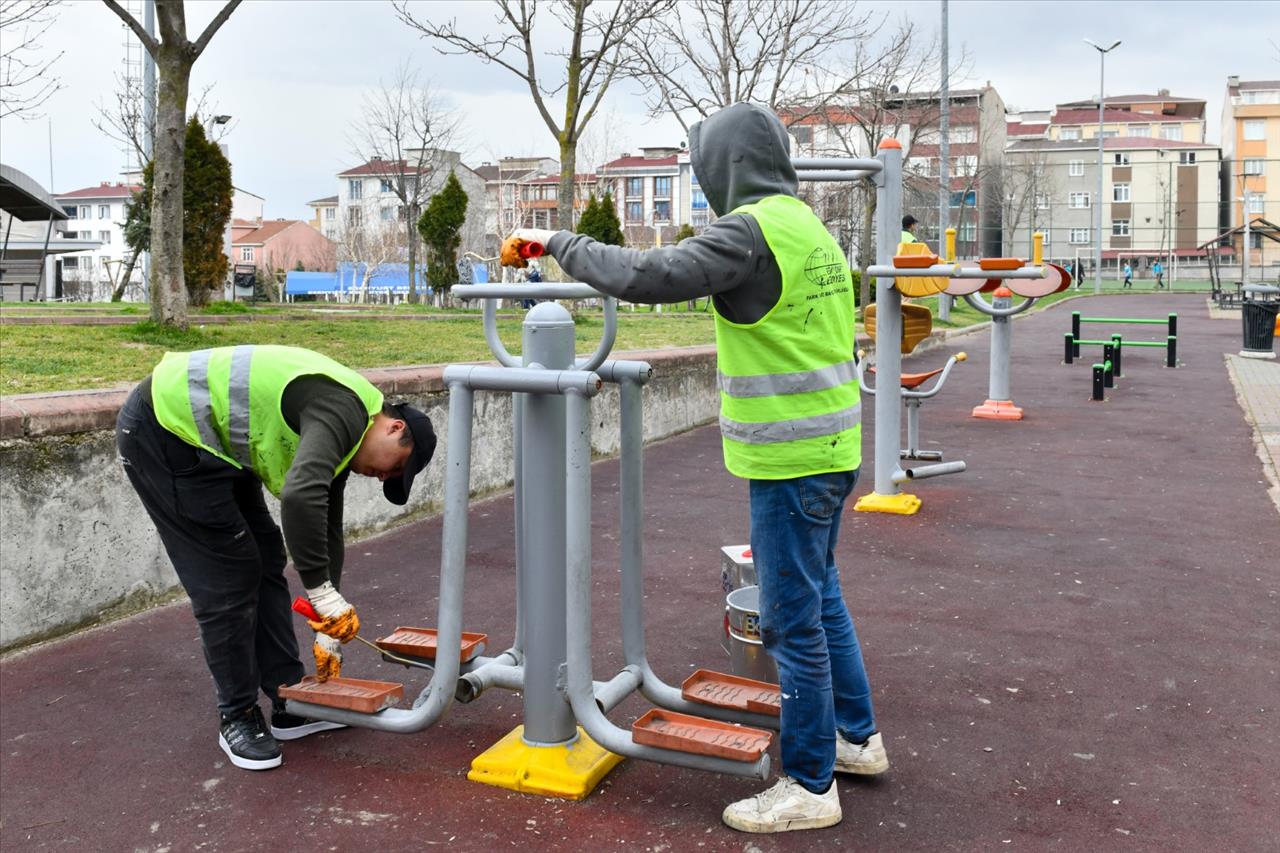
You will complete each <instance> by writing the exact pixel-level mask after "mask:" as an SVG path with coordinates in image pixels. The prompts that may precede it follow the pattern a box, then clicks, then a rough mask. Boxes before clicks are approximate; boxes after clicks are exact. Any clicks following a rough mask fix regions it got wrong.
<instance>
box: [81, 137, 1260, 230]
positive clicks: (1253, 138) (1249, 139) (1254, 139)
mask: <svg viewBox="0 0 1280 853" xmlns="http://www.w3.org/2000/svg"><path fill="white" fill-rule="evenodd" d="M1265 130H1266V122H1264V121H1262V120H1261V119H1251V120H1249V121H1246V122H1245V123H1244V138H1245V139H1246V140H1247V141H1250V142H1253V141H1256V140H1259V139H1265V138H1266V132H1265ZM80 210H81V211H83V210H84V208H83V207H82V208H80ZM81 215H82V216H83V213H82V214H81Z"/></svg>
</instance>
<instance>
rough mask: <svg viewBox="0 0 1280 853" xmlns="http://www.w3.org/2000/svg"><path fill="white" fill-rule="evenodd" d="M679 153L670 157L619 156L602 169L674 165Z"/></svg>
mask: <svg viewBox="0 0 1280 853" xmlns="http://www.w3.org/2000/svg"><path fill="white" fill-rule="evenodd" d="M678 159H679V158H678V155H676V154H672V155H671V156H670V157H619V158H618V159H617V160H613V161H611V162H609V163H605V164H604V165H603V166H601V167H600V168H601V169H643V168H646V167H649V166H674V165H676V162H677V160H678Z"/></svg>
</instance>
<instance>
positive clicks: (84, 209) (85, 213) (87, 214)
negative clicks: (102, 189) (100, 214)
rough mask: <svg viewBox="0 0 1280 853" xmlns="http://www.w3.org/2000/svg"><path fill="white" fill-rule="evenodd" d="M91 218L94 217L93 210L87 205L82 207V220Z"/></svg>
mask: <svg viewBox="0 0 1280 853" xmlns="http://www.w3.org/2000/svg"><path fill="white" fill-rule="evenodd" d="M90 216H93V208H92V207H91V206H89V205H87V204H82V205H80V218H81V219H88V218H89V217H90Z"/></svg>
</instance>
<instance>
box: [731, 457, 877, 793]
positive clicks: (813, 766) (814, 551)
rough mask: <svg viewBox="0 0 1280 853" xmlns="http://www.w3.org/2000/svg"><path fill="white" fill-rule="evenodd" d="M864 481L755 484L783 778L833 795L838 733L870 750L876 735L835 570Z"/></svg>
mask: <svg viewBox="0 0 1280 853" xmlns="http://www.w3.org/2000/svg"><path fill="white" fill-rule="evenodd" d="M857 481H858V472H857V471H839V472H835V473H831V474H817V475H814V476H810V477H798V478H796V479H792V480H751V481H750V482H751V552H752V555H753V559H754V561H755V568H756V578H757V580H758V582H759V584H760V632H761V639H762V640H763V642H764V647H765V649H766V650H767V651H768V652H769V654H770V655H772V656H773V659H774V660H775V661H777V663H778V678H779V681H781V687H782V731H781V738H780V739H781V742H782V769H783V772H784V773H786V774H787V775H788V776H790V777H791V778H793V779H795V780H796V781H797V782H799V783H800V784H801V785H803V786H804V787H805V788H808V789H809V790H810V791H813V792H814V793H821V792H823V791H825V790H827V788H828V787H829V786H830V785H831V779H832V773H833V771H834V768H835V759H836V733H837V732H839V734H840V735H842V736H843V737H844V738H845V739H846V740H848V741H851V742H853V743H862V742H863V741H865V740H866V739H867V738H868V737H870V736H871V735H872V734H874V733H875V731H876V722H875V715H874V714H873V713H872V710H871V686H870V685H869V684H868V683H867V671H866V668H865V667H864V666H863V663H862V650H861V649H860V648H859V647H858V636H857V634H856V633H855V632H854V629H853V620H852V619H850V618H849V611H848V609H847V608H846V607H845V604H844V596H843V595H842V594H841V592H840V573H839V570H838V569H837V568H836V561H835V549H836V538H837V537H838V535H839V533H840V517H841V515H842V514H843V511H844V502H845V500H846V499H847V498H848V497H849V493H850V492H852V491H853V486H854V484H855V483H856V482H857Z"/></svg>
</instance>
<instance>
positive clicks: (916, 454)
mask: <svg viewBox="0 0 1280 853" xmlns="http://www.w3.org/2000/svg"><path fill="white" fill-rule="evenodd" d="M871 307H872V308H874V307H875V306H874V305H873V306H871ZM902 307H903V309H904V310H907V309H920V308H921V306H919V305H903V306H902ZM923 310H924V311H925V312H928V310H929V309H927V308H924V309H923ZM907 316H908V315H904V319H906V317H907ZM866 328H867V334H869V335H871V337H872V339H873V340H874V339H875V332H874V326H873V323H872V321H871V320H868V321H867V323H866ZM905 340H907V339H904V341H905ZM903 345H904V346H905V345H906V344H905V343H904V344H903ZM913 346H914V345H913ZM866 355H867V354H866V352H865V351H864V350H859V351H858V361H857V368H858V385H859V387H861V388H862V390H863V391H866V392H867V393H868V394H872V395H874V394H875V393H876V389H875V388H872V387H871V386H870V385H868V384H867V381H866V374H867V373H875V372H876V369H875V367H864V365H865V364H866ZM966 358H968V356H966V355H965V354H964V353H962V352H961V353H956V354H955V355H953V356H951V357H950V358H948V359H947V363H946V364H944V365H943V366H942V367H939V368H936V369H935V370H928V371H925V372H924V373H903V374H901V375H899V377H898V384H899V385H901V386H902V387H901V389H900V391H899V393H900V394H901V396H902V398H903V404H904V405H905V406H906V410H907V446H906V447H905V448H903V449H902V450H901V451H900V452H899V454H898V458H899V459H910V460H913V461H917V462H941V461H942V451H941V450H921V449H920V406H921V405H922V404H923V403H924V401H925V400H927V399H929V398H930V397H932V396H934V395H935V394H937V393H938V392H939V391H941V390H942V386H943V385H944V384H945V383H946V381H947V376H949V375H950V374H951V368H952V366H953V365H955V363H956V362H957V361H964V360H965V359H966ZM935 376H937V377H939V378H938V381H937V382H935V383H933V387H932V388H930V389H929V390H928V391H920V390H917V389H919V388H920V387H921V386H922V385H924V383H926V382H928V381H929V380H930V379H932V378H933V377H935ZM926 467H929V468H936V467H945V468H946V470H937V471H933V472H931V473H930V474H929V476H937V475H938V474H950V473H959V472H961V471H963V470H965V464H964V463H963V462H960V461H956V462H949V463H947V465H946V466H926ZM915 477H916V471H915V470H913V469H910V468H906V469H903V471H902V473H901V477H900V479H898V480H897V482H904V481H906V480H913V479H915Z"/></svg>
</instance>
